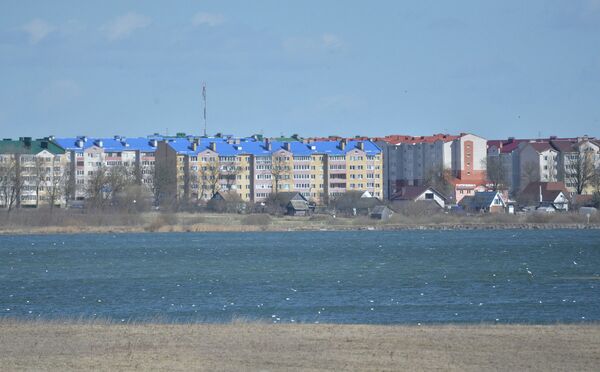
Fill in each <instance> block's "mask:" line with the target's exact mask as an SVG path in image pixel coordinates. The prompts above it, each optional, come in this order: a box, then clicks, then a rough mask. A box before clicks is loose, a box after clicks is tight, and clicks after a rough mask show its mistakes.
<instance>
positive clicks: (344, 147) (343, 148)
mask: <svg viewBox="0 0 600 372" xmlns="http://www.w3.org/2000/svg"><path fill="white" fill-rule="evenodd" d="M340 149H342V150H345V149H346V140H345V139H343V140H341V141H340Z"/></svg>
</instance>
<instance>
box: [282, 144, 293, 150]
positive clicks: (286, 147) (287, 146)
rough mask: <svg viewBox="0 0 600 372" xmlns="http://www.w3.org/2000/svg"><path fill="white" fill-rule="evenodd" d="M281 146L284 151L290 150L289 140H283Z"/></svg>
mask: <svg viewBox="0 0 600 372" xmlns="http://www.w3.org/2000/svg"><path fill="white" fill-rule="evenodd" d="M283 148H284V149H285V151H292V145H291V144H290V143H289V142H284V144H283Z"/></svg>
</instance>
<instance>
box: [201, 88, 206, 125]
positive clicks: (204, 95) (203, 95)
mask: <svg viewBox="0 0 600 372" xmlns="http://www.w3.org/2000/svg"><path fill="white" fill-rule="evenodd" d="M202 100H203V101H204V137H206V82H202Z"/></svg>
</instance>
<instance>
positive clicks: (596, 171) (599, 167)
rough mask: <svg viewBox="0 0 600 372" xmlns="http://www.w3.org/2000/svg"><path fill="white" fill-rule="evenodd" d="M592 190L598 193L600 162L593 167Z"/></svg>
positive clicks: (599, 189) (599, 186)
mask: <svg viewBox="0 0 600 372" xmlns="http://www.w3.org/2000/svg"><path fill="white" fill-rule="evenodd" d="M592 186H593V188H594V192H595V193H597V194H600V164H598V165H597V166H596V167H595V168H594V177H593V178H592Z"/></svg>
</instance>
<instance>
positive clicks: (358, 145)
mask: <svg viewBox="0 0 600 372" xmlns="http://www.w3.org/2000/svg"><path fill="white" fill-rule="evenodd" d="M356 147H358V148H359V149H360V150H363V151H365V143H364V142H363V141H360V142H357V143H356Z"/></svg>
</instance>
